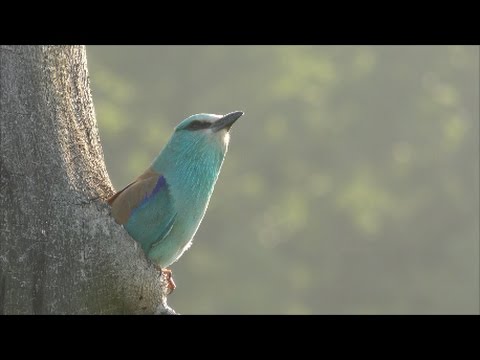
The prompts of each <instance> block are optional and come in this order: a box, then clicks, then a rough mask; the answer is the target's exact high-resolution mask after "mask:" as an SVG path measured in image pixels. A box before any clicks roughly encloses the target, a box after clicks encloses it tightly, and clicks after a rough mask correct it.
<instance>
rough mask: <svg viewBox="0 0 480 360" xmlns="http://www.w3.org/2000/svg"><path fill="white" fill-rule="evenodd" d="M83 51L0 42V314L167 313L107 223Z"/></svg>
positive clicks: (150, 273) (160, 281)
mask: <svg viewBox="0 0 480 360" xmlns="http://www.w3.org/2000/svg"><path fill="white" fill-rule="evenodd" d="M86 60H87V59H86V52H85V48H84V47H83V46H0V314H124V313H128V314H154V313H173V310H172V309H170V308H169V307H168V306H167V304H166V295H165V293H166V282H165V278H164V277H161V276H160V275H159V272H158V271H156V270H155V269H154V267H153V265H152V264H150V263H149V262H148V261H147V260H146V258H145V256H144V254H143V251H142V250H141V248H140V247H139V246H138V245H137V243H136V242H135V241H134V240H133V239H131V238H130V237H129V236H128V234H127V233H126V232H125V230H124V229H123V228H122V227H121V226H119V225H117V224H116V223H115V222H114V221H113V219H112V218H111V216H110V214H109V212H110V209H109V206H108V205H106V203H105V201H104V200H103V199H105V197H107V196H108V195H111V194H112V193H113V189H112V185H111V183H110V180H109V178H108V174H107V171H106V169H105V164H104V160H103V152H102V147H101V145H100V140H99V136H98V130H97V124H96V119H95V114H94V108H93V103H92V98H91V94H90V86H89V78H88V71H87V61H86Z"/></svg>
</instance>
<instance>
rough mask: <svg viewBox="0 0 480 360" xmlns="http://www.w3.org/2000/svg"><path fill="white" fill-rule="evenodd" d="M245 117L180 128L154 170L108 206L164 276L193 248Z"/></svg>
mask: <svg viewBox="0 0 480 360" xmlns="http://www.w3.org/2000/svg"><path fill="white" fill-rule="evenodd" d="M242 115H243V112H241V111H235V112H231V113H229V114H226V115H215V114H196V115H192V116H190V117H188V118H186V119H185V120H183V121H182V122H180V124H178V125H177V127H176V128H175V131H174V132H173V134H172V136H171V137H170V140H169V141H168V143H167V144H166V145H165V147H164V148H163V150H162V151H161V152H160V154H159V155H158V156H157V157H156V158H155V160H153V162H152V164H151V165H150V167H149V168H148V169H147V170H145V172H144V173H143V174H142V175H140V176H139V177H137V178H136V179H135V180H134V181H133V182H131V183H130V184H128V185H127V186H126V187H125V188H124V189H122V190H120V191H118V192H117V193H116V194H114V195H113V196H111V197H110V198H109V199H108V200H107V201H108V203H109V204H110V205H111V206H112V215H113V217H114V219H115V221H116V222H117V223H118V224H122V225H123V226H124V228H125V229H126V230H127V232H128V233H129V234H130V236H131V237H132V238H134V239H135V240H136V241H138V242H139V243H140V245H141V246H142V248H143V250H144V252H145V254H146V255H147V257H148V258H149V259H150V260H151V261H152V262H153V263H154V264H155V265H156V267H157V268H158V269H159V270H160V271H164V272H167V273H168V274H169V288H170V292H171V291H173V289H174V288H175V284H174V283H173V280H172V278H171V270H169V269H166V267H168V266H170V265H171V264H172V263H174V262H175V261H177V260H178V259H179V258H180V256H182V254H183V253H184V252H185V250H187V249H188V248H189V247H190V245H191V244H192V240H193V237H194V235H195V233H196V232H197V229H198V227H199V226H200V223H201V222H202V219H203V217H204V215H205V212H206V210H207V207H208V203H209V201H210V197H211V196H212V193H213V188H214V186H215V183H216V181H217V178H218V175H219V173H220V169H221V167H222V163H223V160H224V158H225V154H226V153H227V150H228V143H229V140H230V134H229V130H230V128H231V126H232V125H233V123H234V122H235V121H236V120H237V119H238V118H239V117H240V116H242Z"/></svg>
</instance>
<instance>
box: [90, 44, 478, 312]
mask: <svg viewBox="0 0 480 360" xmlns="http://www.w3.org/2000/svg"><path fill="white" fill-rule="evenodd" d="M87 53H88V65H89V70H90V77H91V83H92V91H93V97H94V103H95V109H96V114H97V120H98V124H99V127H100V135H101V139H102V144H103V148H104V152H105V160H106V164H107V168H108V171H109V174H110V177H111V180H112V182H113V184H114V186H115V187H116V188H117V189H120V188H121V187H123V186H125V185H126V184H127V183H128V182H129V181H131V180H132V179H133V178H135V177H136V176H137V175H139V174H140V173H141V172H142V171H143V170H144V169H145V168H146V167H147V166H149V164H150V162H151V161H152V160H153V158H154V157H155V156H156V155H157V154H158V152H159V151H160V150H161V149H162V147H163V145H164V144H165V143H166V141H167V139H168V138H169V136H170V134H171V132H172V129H173V127H174V126H175V125H176V124H177V123H178V122H179V121H180V120H182V119H184V118H185V117H187V116H189V115H191V114H195V113H201V112H206V113H218V114H223V113H227V112H230V111H234V110H242V111H245V115H244V117H242V118H241V119H240V120H239V121H238V122H237V123H236V124H235V126H234V127H233V129H232V132H231V135H232V138H231V142H230V149H229V153H228V154H227V158H226V161H225V163H224V166H223V169H222V173H221V174H220V178H219V181H218V183H217V185H216V188H215V192H214V194H213V197H212V200H211V202H210V207H209V210H208V211H207V215H206V216H205V218H204V221H203V223H202V225H201V226H200V229H199V231H198V232H197V235H196V238H195V241H194V243H193V246H192V247H191V249H190V250H189V251H187V252H186V253H185V254H184V255H183V257H182V258H181V259H180V260H179V261H178V262H177V263H175V264H174V265H173V266H172V267H171V268H172V270H173V271H174V277H175V281H176V282H177V285H178V287H177V289H176V290H175V292H174V293H173V294H172V295H171V296H170V297H169V304H170V305H171V306H172V307H174V308H175V309H176V310H177V311H179V312H180V313H184V314H227V313H228V314H231V313H233V314H352V313H354V314H387V313H388V314H432V313H433V314H444V313H459V314H463V313H479V47H475V46H88V47H87Z"/></svg>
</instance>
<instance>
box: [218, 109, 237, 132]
mask: <svg viewBox="0 0 480 360" xmlns="http://www.w3.org/2000/svg"><path fill="white" fill-rule="evenodd" d="M242 115H243V111H234V112H231V113H229V114H227V115H224V116H223V117H221V118H220V119H218V120H217V121H215V122H214V123H212V125H211V126H210V127H211V128H212V130H213V131H214V132H217V131H220V130H222V129H226V130H227V131H228V130H230V128H231V127H232V125H233V123H234V122H235V121H237V120H238V118H239V117H240V116H242Z"/></svg>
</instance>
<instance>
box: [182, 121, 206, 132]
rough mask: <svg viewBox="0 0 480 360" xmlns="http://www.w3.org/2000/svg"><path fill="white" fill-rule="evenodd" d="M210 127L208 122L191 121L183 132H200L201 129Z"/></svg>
mask: <svg viewBox="0 0 480 360" xmlns="http://www.w3.org/2000/svg"><path fill="white" fill-rule="evenodd" d="M209 126H210V123H209V122H208V121H198V120H195V121H192V122H191V123H190V124H189V125H188V126H187V127H186V128H185V130H190V131H194V130H201V129H206V128H208V127H209Z"/></svg>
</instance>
